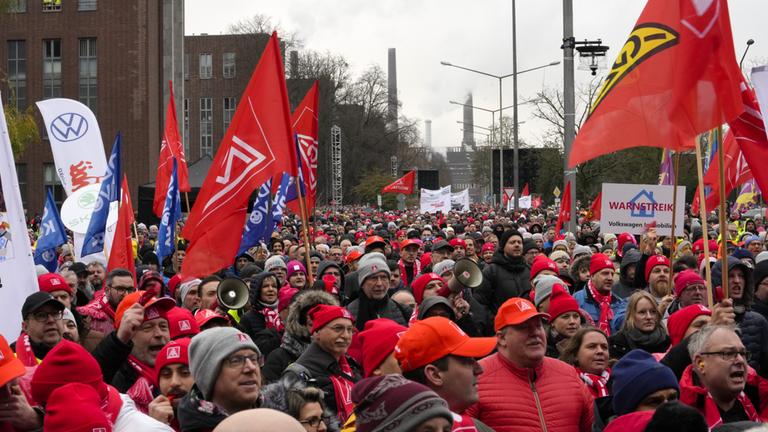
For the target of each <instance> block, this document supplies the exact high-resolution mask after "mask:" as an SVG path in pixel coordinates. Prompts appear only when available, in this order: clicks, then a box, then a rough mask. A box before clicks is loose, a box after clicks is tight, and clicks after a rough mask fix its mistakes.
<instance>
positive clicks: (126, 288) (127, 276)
mask: <svg viewBox="0 0 768 432" xmlns="http://www.w3.org/2000/svg"><path fill="white" fill-rule="evenodd" d="M135 291H136V283H135V281H134V280H133V275H132V274H131V272H129V271H128V270H126V269H124V268H116V269H113V270H112V271H110V272H109V274H107V277H106V280H105V281H104V293H103V295H101V296H96V298H94V299H93V300H92V301H91V302H90V303H88V304H87V305H85V306H82V307H78V308H77V311H78V312H79V313H80V315H82V316H83V317H84V318H85V322H86V325H87V326H88V327H89V328H90V331H96V332H99V333H101V335H102V336H101V337H104V336H103V335H108V334H110V333H112V332H113V331H114V330H115V310H116V309H117V305H119V304H120V302H121V301H122V300H123V298H125V296H126V295H128V294H131V293H132V292H135Z"/></svg>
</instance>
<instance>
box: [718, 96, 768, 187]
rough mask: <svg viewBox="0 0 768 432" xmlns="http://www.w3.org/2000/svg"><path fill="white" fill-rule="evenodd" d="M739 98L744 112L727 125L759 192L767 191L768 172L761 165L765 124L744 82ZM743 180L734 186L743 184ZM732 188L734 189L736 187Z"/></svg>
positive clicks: (766, 146) (766, 157) (766, 153)
mask: <svg viewBox="0 0 768 432" xmlns="http://www.w3.org/2000/svg"><path fill="white" fill-rule="evenodd" d="M741 97H742V100H743V102H744V112H743V113H741V115H740V116H739V117H738V118H736V119H735V120H732V121H730V122H729V123H728V125H729V126H730V127H731V131H733V135H734V137H735V138H736V142H737V143H738V144H739V149H740V150H741V152H742V153H743V154H744V159H745V160H746V161H747V165H748V166H749V167H751V168H754V169H752V170H751V173H752V175H753V176H754V178H755V181H756V182H757V187H758V188H760V190H761V191H768V170H765V169H763V168H762V167H763V164H764V163H765V161H768V136H766V134H765V123H764V122H763V115H762V114H761V112H760V105H758V103H757V96H756V95H755V91H754V90H753V89H751V88H749V86H747V84H746V83H745V82H742V83H741ZM747 180H749V179H744V181H742V182H741V183H738V184H737V185H736V186H738V185H741V184H743V183H745V182H746V181H747ZM736 186H734V187H736Z"/></svg>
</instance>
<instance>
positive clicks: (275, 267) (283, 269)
mask: <svg viewBox="0 0 768 432" xmlns="http://www.w3.org/2000/svg"><path fill="white" fill-rule="evenodd" d="M287 270H288V267H287V266H286V265H285V261H284V260H283V257H282V256H280V255H274V256H271V257H269V258H267V260H266V261H265V262H264V271H265V272H272V273H274V274H275V276H277V281H278V282H279V283H280V286H281V287H282V286H284V285H285V284H286V281H287V279H288V278H287Z"/></svg>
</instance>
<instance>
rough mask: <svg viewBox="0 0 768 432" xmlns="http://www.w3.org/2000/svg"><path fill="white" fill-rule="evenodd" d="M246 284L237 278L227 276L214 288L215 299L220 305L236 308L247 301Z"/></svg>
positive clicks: (247, 291) (247, 290)
mask: <svg viewBox="0 0 768 432" xmlns="http://www.w3.org/2000/svg"><path fill="white" fill-rule="evenodd" d="M248 295H249V289H248V285H246V284H245V282H243V281H242V280H240V279H238V278H227V279H224V280H223V281H221V282H220V283H219V287H218V288H216V299H217V300H218V301H219V304H220V305H221V306H222V307H225V308H227V309H233V310H237V309H240V308H242V307H243V306H245V305H246V304H247V303H248Z"/></svg>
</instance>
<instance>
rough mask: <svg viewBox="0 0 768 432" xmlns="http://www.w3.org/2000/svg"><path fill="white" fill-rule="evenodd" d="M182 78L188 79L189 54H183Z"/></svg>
mask: <svg viewBox="0 0 768 432" xmlns="http://www.w3.org/2000/svg"><path fill="white" fill-rule="evenodd" d="M184 79H185V80H188V79H189V54H184Z"/></svg>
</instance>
